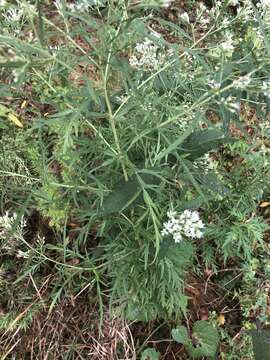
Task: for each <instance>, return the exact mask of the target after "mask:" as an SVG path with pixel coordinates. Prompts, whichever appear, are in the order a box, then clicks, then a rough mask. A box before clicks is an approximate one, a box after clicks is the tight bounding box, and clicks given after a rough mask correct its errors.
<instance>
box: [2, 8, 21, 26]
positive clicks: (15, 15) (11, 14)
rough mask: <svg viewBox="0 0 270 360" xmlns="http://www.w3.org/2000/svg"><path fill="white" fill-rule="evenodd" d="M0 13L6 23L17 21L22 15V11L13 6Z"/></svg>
mask: <svg viewBox="0 0 270 360" xmlns="http://www.w3.org/2000/svg"><path fill="white" fill-rule="evenodd" d="M2 15H3V17H4V18H5V20H6V21H7V22H8V23H18V22H20V21H21V19H22V17H23V11H22V9H18V8H15V7H14V8H11V9H9V10H7V11H6V12H4V13H2Z"/></svg>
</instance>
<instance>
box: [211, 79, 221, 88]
mask: <svg viewBox="0 0 270 360" xmlns="http://www.w3.org/2000/svg"><path fill="white" fill-rule="evenodd" d="M208 86H209V87H210V88H211V89H212V90H219V89H220V86H221V83H220V82H219V81H216V80H214V79H211V80H209V81H208Z"/></svg>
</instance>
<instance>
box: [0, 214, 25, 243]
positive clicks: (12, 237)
mask: <svg viewBox="0 0 270 360" xmlns="http://www.w3.org/2000/svg"><path fill="white" fill-rule="evenodd" d="M17 217H18V215H17V214H16V213H13V215H10V214H9V212H8V211H7V212H6V213H5V214H4V215H3V216H0V240H4V241H5V240H8V243H7V245H6V246H5V248H6V249H10V248H11V246H13V245H14V243H16V241H17V240H19V239H20V238H22V236H23V231H24V228H25V226H26V221H25V219H24V218H23V217H22V218H21V219H20V222H19V223H18V225H17V226H16V228H14V223H15V222H16V220H17Z"/></svg>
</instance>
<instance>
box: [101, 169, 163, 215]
mask: <svg viewBox="0 0 270 360" xmlns="http://www.w3.org/2000/svg"><path fill="white" fill-rule="evenodd" d="M139 176H140V178H141V180H142V181H143V183H144V184H145V185H146V186H147V187H149V186H156V185H158V184H159V183H160V182H161V179H160V178H158V177H157V176H155V175H153V174H150V173H140V174H139ZM142 190H143V187H142V183H141V182H140V181H139V178H138V176H136V175H134V176H133V177H131V178H130V179H129V180H128V181H126V182H125V181H121V182H120V183H118V185H117V187H116V189H115V190H114V191H113V192H112V193H111V194H110V195H109V196H107V197H106V198H105V200H104V202H103V205H102V208H101V214H102V215H109V214H113V213H115V212H122V211H124V210H126V209H128V208H130V207H131V206H134V205H136V204H139V203H143V201H144V200H143V196H142Z"/></svg>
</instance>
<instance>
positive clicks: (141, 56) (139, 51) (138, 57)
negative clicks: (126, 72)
mask: <svg viewBox="0 0 270 360" xmlns="http://www.w3.org/2000/svg"><path fill="white" fill-rule="evenodd" d="M158 50H159V47H158V46H157V45H156V44H154V43H153V41H152V40H150V39H148V38H145V40H144V42H142V43H138V44H136V46H135V51H136V54H135V55H132V56H131V57H130V59H129V63H130V65H131V66H132V67H135V68H138V69H142V68H143V69H144V70H155V69H157V68H158V67H159V66H161V65H163V64H164V62H165V55H164V54H160V53H158Z"/></svg>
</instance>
